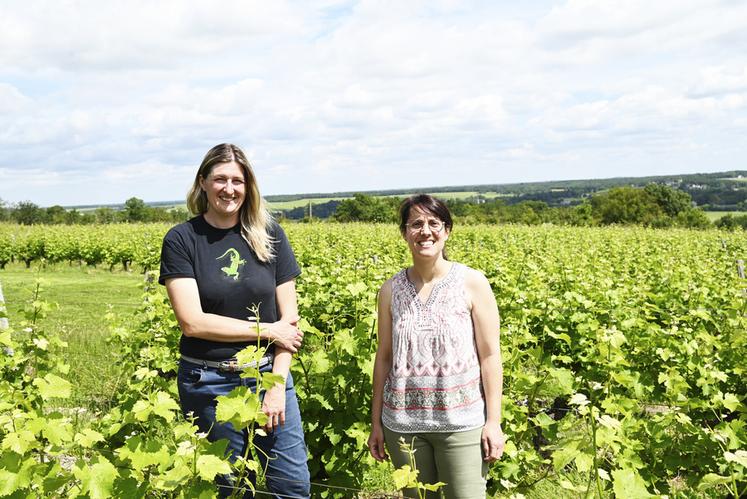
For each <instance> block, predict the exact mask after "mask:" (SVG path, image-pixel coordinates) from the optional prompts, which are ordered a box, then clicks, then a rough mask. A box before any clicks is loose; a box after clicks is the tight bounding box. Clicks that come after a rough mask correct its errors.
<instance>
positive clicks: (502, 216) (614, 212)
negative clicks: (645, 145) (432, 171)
mask: <svg viewBox="0 0 747 499" xmlns="http://www.w3.org/2000/svg"><path fill="white" fill-rule="evenodd" d="M401 201H402V198H401V197H395V196H390V197H377V196H372V195H369V194H361V193H358V194H355V195H354V196H353V197H351V198H346V199H342V200H332V201H329V202H327V203H320V204H315V205H313V206H306V207H299V208H295V209H293V210H285V211H277V212H276V213H275V215H276V216H277V217H278V218H280V219H292V220H299V219H300V220H304V221H309V220H310V219H327V220H331V221H336V222H378V223H391V222H396V221H397V210H398V207H399V203H400V202H401ZM446 203H447V204H448V206H449V209H450V210H451V212H452V214H453V215H454V217H455V218H456V219H457V220H458V221H459V222H460V223H463V224H475V223H487V224H523V225H539V224H554V225H574V226H598V225H613V224H614V225H642V226H646V227H688V228H699V229H702V228H708V227H713V226H716V227H720V228H724V229H729V230H733V229H736V228H740V227H741V228H742V229H745V230H747V214H745V215H736V216H735V215H726V216H724V217H721V218H720V219H719V220H717V221H716V222H714V223H711V222H710V220H709V219H708V217H707V216H706V214H705V212H704V211H703V210H702V209H700V208H698V207H696V206H695V202H694V201H693V198H692V196H691V195H690V194H689V193H688V192H685V191H682V190H679V189H675V188H673V187H671V186H668V185H665V184H658V183H650V184H648V185H646V186H645V187H634V186H623V187H614V188H611V189H609V190H606V191H602V192H597V193H595V194H592V195H590V196H587V197H585V198H584V199H583V201H581V202H580V203H578V204H575V205H568V206H554V205H552V204H548V203H547V202H546V201H541V200H520V201H518V202H516V201H515V200H514V202H507V201H506V199H505V198H495V199H485V198H483V197H474V198H465V199H447V200H446ZM309 209H311V210H312V212H311V216H309V215H310V214H309ZM189 217H190V214H189V212H187V210H185V209H184V208H172V209H166V208H163V207H152V206H148V205H147V204H146V203H145V202H144V201H143V200H142V199H139V198H136V197H132V198H130V199H128V200H127V201H126V202H125V204H124V208H123V209H121V210H117V209H114V208H110V207H99V208H96V209H94V210H91V211H78V210H76V209H72V210H66V209H65V208H63V207H62V206H59V205H55V206H51V207H48V208H42V207H39V206H38V205H36V204H34V203H32V202H30V201H23V202H20V203H17V204H15V205H7V204H5V203H4V202H3V201H2V200H0V222H2V221H9V222H15V223H19V224H23V225H34V224H68V225H70V224H84V225H85V224H102V223H103V224H106V223H122V222H125V223H127V222H132V223H136V222H167V223H169V222H170V223H179V222H183V221H185V220H187V219H188V218H189Z"/></svg>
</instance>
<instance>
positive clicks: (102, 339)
mask: <svg viewBox="0 0 747 499" xmlns="http://www.w3.org/2000/svg"><path fill="white" fill-rule="evenodd" d="M37 279H41V283H42V284H41V294H40V299H41V300H42V301H45V302H47V303H50V304H52V305H53V306H52V308H51V309H50V310H49V312H48V313H47V316H46V317H45V318H42V319H40V320H39V321H38V323H37V325H38V326H39V327H40V328H42V329H43V330H44V331H47V332H48V333H57V334H59V336H60V337H61V338H62V339H63V340H65V341H67V343H68V348H67V358H66V361H67V362H68V364H69V365H70V368H71V370H70V374H69V379H71V380H74V382H73V393H72V397H71V398H70V399H68V401H67V405H69V406H71V407H80V406H82V407H85V408H88V409H96V410H100V409H102V408H103V407H101V404H105V403H106V401H107V400H108V399H109V397H110V396H111V394H112V393H113V392H114V390H116V389H117V386H118V384H119V382H120V379H121V376H122V372H121V370H120V369H119V364H118V362H117V358H116V357H115V356H114V355H113V353H112V352H111V351H110V349H109V347H108V345H107V344H106V338H107V337H108V335H109V328H108V326H109V323H108V321H107V320H106V315H107V313H109V312H112V313H114V314H115V315H116V316H117V317H118V318H119V319H120V320H125V319H126V318H127V317H128V316H130V315H132V313H133V312H134V311H135V310H136V309H137V308H138V306H139V305H140V303H141V294H142V290H141V283H142V282H143V276H142V275H141V274H140V273H137V272H123V271H114V272H110V271H109V270H105V269H96V268H91V267H85V266H83V267H78V266H77V265H75V266H69V265H67V264H58V265H49V266H47V267H46V268H43V269H40V268H39V266H38V265H32V268H31V269H26V268H25V265H24V264H22V263H11V264H8V265H7V266H6V268H5V269H4V270H0V284H1V285H2V290H3V295H4V297H5V305H6V309H7V314H8V322H9V325H10V327H11V329H13V330H18V329H20V328H22V327H23V323H24V320H25V318H24V313H23V309H24V307H26V306H28V305H29V303H30V302H31V300H32V298H33V294H34V291H35V288H36V280H37Z"/></svg>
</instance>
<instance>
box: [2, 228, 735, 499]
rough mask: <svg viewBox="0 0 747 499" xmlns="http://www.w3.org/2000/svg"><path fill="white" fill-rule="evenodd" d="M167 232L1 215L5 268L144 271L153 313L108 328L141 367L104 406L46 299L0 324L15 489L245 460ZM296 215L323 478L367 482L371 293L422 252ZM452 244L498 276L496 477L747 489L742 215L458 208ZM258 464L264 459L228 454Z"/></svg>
mask: <svg viewBox="0 0 747 499" xmlns="http://www.w3.org/2000/svg"><path fill="white" fill-rule="evenodd" d="M167 229H168V227H167V226H166V225H152V224H143V225H110V226H94V227H77V226H53V227H50V226H31V227H19V226H15V225H2V224H0V268H2V267H5V265H7V264H8V263H9V262H11V261H15V262H25V263H26V265H28V266H29V267H30V268H34V267H37V266H40V265H49V264H52V263H54V264H58V265H60V264H62V265H84V266H85V265H98V266H105V267H108V268H118V269H119V268H125V269H129V270H131V271H133V272H140V271H142V272H143V273H144V275H145V277H146V279H144V281H145V283H146V284H145V290H144V294H143V303H142V307H141V309H140V312H139V313H138V315H137V317H136V318H134V319H133V318H126V320H121V321H120V322H119V323H117V322H116V321H115V322H114V323H113V325H112V332H111V334H110V335H109V337H108V340H107V341H109V342H110V349H111V352H112V353H111V355H112V359H113V360H115V361H116V362H118V363H119V364H120V365H121V366H123V368H124V369H125V370H126V371H127V372H128V373H129V375H128V376H127V381H126V383H125V384H124V386H123V387H122V389H121V390H118V391H117V393H116V394H114V395H112V400H111V401H110V402H111V404H110V407H112V409H107V410H105V411H101V412H100V413H98V414H96V417H81V415H80V410H79V409H78V408H75V407H70V406H69V405H68V404H66V400H67V399H68V398H69V396H70V391H71V386H72V384H74V383H75V378H74V375H73V374H72V373H70V371H69V367H68V366H67V362H66V358H67V356H66V349H65V344H64V342H63V341H61V340H60V339H59V338H58V337H57V335H56V334H55V332H53V331H45V330H44V329H43V328H41V327H39V326H38V324H37V321H36V318H37V317H38V315H39V314H41V313H43V308H44V307H43V305H44V304H43V297H42V298H41V299H37V300H34V302H33V303H32V304H30V305H29V307H28V309H29V310H28V314H27V322H26V323H24V324H14V323H11V329H9V330H5V331H0V346H2V348H3V352H4V354H2V355H0V496H11V497H28V496H31V497H34V496H44V497H49V496H51V497H91V498H98V497H108V496H112V495H113V496H119V497H211V496H212V494H213V493H214V490H213V485H212V481H213V479H214V477H215V476H216V474H219V473H221V474H223V473H228V472H231V468H230V465H229V464H228V462H227V461H226V460H224V459H223V448H222V447H221V444H220V443H216V444H211V443H209V442H208V441H207V440H206V439H205V438H204V435H200V434H198V433H197V432H196V429H195V427H194V426H193V425H192V424H191V423H190V422H189V421H185V420H184V418H183V417H182V416H181V414H180V412H179V409H178V403H177V395H176V385H175V370H176V359H177V357H178V353H177V342H178V337H179V330H178V326H177V324H176V321H175V319H174V317H173V314H172V313H171V309H170V307H169V305H168V301H167V299H166V298H165V293H164V292H163V289H161V288H160V287H158V286H156V285H154V284H152V282H153V280H152V278H150V276H152V274H151V272H152V271H154V270H157V268H158V259H159V251H160V243H161V238H162V237H163V234H164V233H165V232H166V230H167ZM286 231H287V233H288V236H289V238H290V241H291V244H292V246H293V248H294V251H295V253H296V257H297V259H298V261H299V264H300V265H301V268H302V269H303V274H302V276H301V277H300V278H299V280H298V283H297V285H298V296H299V309H300V314H301V316H302V317H303V329H304V331H305V332H306V337H305V343H304V346H303V348H302V350H301V353H300V354H299V355H298V356H297V358H296V360H295V362H294V364H293V376H294V378H295V382H296V389H297V391H298V397H299V402H300V404H301V412H302V416H303V418H304V425H305V432H306V439H307V445H308V449H309V454H310V460H309V465H310V471H311V475H312V482H313V483H314V484H315V485H314V486H313V487H312V491H313V494H314V496H315V497H325V496H326V497H351V495H353V493H352V492H351V490H352V489H360V488H361V487H362V481H363V478H364V477H365V476H367V475H368V474H369V473H370V472H371V470H372V469H374V468H375V467H376V466H380V465H377V464H376V463H375V462H374V461H373V460H372V459H371V458H370V457H369V456H368V451H367V449H366V446H365V442H366V439H367V437H368V429H369V405H370V394H371V373H372V368H373V357H374V352H375V348H376V332H375V331H376V324H375V316H376V315H375V298H376V291H377V289H378V287H379V286H380V285H381V283H382V282H383V281H384V280H386V279H387V278H388V277H390V276H391V275H392V274H394V273H395V272H396V271H397V270H398V269H400V268H402V267H403V266H405V265H407V262H408V261H409V254H408V253H407V247H406V245H405V244H404V243H403V242H402V240H401V238H400V237H399V234H398V232H397V229H396V227H395V226H394V225H364V224H293V225H287V226H286ZM447 248H448V251H449V258H450V259H453V260H456V261H460V262H463V263H465V264H467V265H469V266H471V267H473V268H476V269H480V270H481V271H483V272H484V273H485V274H486V276H487V277H488V279H489V280H490V282H491V285H492V287H493V291H494V293H495V295H496V299H497V302H498V306H499V309H500V312H501V319H502V324H501V346H502V352H503V363H504V376H505V383H504V399H503V429H504V432H505V433H506V435H507V436H508V438H509V440H508V443H507V445H506V453H505V455H504V457H503V459H502V460H501V461H500V462H498V463H496V464H495V465H493V467H492V468H491V470H490V479H489V490H490V492H491V493H494V494H496V495H498V496H501V497H504V496H505V497H512V496H513V497H517V498H519V497H536V496H537V495H538V492H537V491H538V490H547V489H541V488H542V487H545V486H547V485H548V484H550V485H549V486H550V488H551V490H553V491H554V494H555V495H557V496H558V497H563V496H567V497H620V498H623V497H624V498H636V497H653V496H663V495H666V496H668V497H728V496H731V497H742V496H743V495H744V494H747V428H746V425H747V407H746V406H745V404H746V403H747V400H746V397H747V383H745V379H747V375H746V373H745V371H746V370H747V315H746V314H747V280H745V279H743V278H741V277H740V276H739V274H738V272H737V264H736V262H737V260H739V259H745V258H747V238H745V237H744V233H742V232H737V233H726V232H719V231H688V230H652V229H641V228H616V227H610V228H560V227H551V226H540V227H532V228H529V227H517V226H473V227H466V228H462V227H459V226H457V227H456V229H455V231H454V233H453V234H452V237H451V238H450V240H449V243H448V245H447ZM30 275H31V274H30ZM2 277H3V274H2V270H0V282H2ZM29 281H30V282H31V281H32V279H29ZM92 292H95V291H92ZM102 299H105V297H102ZM247 305H248V304H247ZM247 315H249V312H248V313H247ZM247 355H261V352H260V353H252V352H248V353H247ZM258 407H259V404H258V403H257V399H256V394H253V393H251V392H248V393H247V392H246V391H244V392H241V393H235V394H232V395H231V396H230V397H227V398H226V399H225V400H222V401H221V402H220V405H219V412H221V414H222V415H223V417H224V418H225V419H226V420H230V421H232V422H234V424H236V425H239V426H247V427H252V425H253V423H254V422H255V421H257V420H261V417H262V415H261V414H260V413H259V412H260V411H258ZM94 409H95V408H91V410H94ZM252 466H253V461H252V460H251V456H248V457H247V461H246V462H243V463H240V464H239V466H238V467H237V468H236V469H234V470H233V472H234V473H235V474H237V475H239V476H242V473H244V472H245V470H246V469H249V468H251V467H252ZM327 486H333V487H334V488H333V487H329V488H328V487H327ZM343 487H348V488H349V489H345V488H343ZM382 492H387V493H390V494H391V493H392V491H391V490H390V491H382ZM369 494H370V493H369ZM364 497H376V496H375V495H373V494H371V495H368V496H364Z"/></svg>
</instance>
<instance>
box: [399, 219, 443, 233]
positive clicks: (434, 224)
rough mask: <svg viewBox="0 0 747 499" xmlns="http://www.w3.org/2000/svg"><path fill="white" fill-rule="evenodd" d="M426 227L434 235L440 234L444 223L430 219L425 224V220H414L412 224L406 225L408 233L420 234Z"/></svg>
mask: <svg viewBox="0 0 747 499" xmlns="http://www.w3.org/2000/svg"><path fill="white" fill-rule="evenodd" d="M426 225H427V226H428V229H430V231H431V232H434V233H438V232H441V231H442V230H443V228H444V223H443V222H442V221H441V220H437V219H435V218H431V219H430V220H428V222H427V223H426V221H425V220H415V221H414V222H412V223H409V224H407V225H406V227H407V228H408V229H410V232H420V231H422V230H423V229H425V226H426Z"/></svg>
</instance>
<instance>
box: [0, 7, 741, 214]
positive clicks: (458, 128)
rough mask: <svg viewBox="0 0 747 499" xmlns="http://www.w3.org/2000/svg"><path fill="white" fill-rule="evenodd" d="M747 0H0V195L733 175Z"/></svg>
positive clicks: (112, 195)
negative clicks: (212, 152) (223, 158)
mask: <svg viewBox="0 0 747 499" xmlns="http://www.w3.org/2000/svg"><path fill="white" fill-rule="evenodd" d="M745 54H747V2H744V1H741V0H735V1H729V0H724V1H692V0H671V1H670V0H657V1H654V2H652V1H650V0H647V1H645V2H644V1H638V0H622V1H615V0H609V1H595V0H570V1H567V2H563V1H557V2H553V1H531V2H515V1H484V2H483V1H450V0H423V1H420V0H407V1H402V0H398V1H391V2H390V1H384V0H378V1H368V0H363V1H342V0H321V1H298V2H289V1H284V0H273V1H272V2H266V1H264V2H262V1H248V0H222V1H220V2H205V1H184V0H173V1H166V0H149V1H139V0H127V1H116V0H113V1H105V2H102V1H100V0H95V1H74V0H66V1H37V0H23V1H16V0H6V1H3V2H2V3H0V199H2V200H3V201H4V202H5V203H6V204H7V203H17V202H20V201H31V202H34V203H36V204H38V205H40V206H51V205H55V204H60V205H63V206H71V205H90V204H108V203H122V202H124V201H125V200H126V199H128V198H130V197H133V196H134V197H138V198H140V199H143V200H145V201H146V202H155V201H168V200H183V199H184V197H185V195H186V192H187V190H188V189H189V187H190V185H191V184H192V182H193V180H194V176H195V172H196V170H197V167H198V166H199V164H200V162H201V160H202V157H203V156H204V155H205V153H206V152H207V151H208V149H210V148H211V147H212V146H214V145H216V144H219V143H222V142H231V143H234V144H237V145H238V146H240V147H242V148H243V149H244V150H245V151H246V153H247V156H248V157H249V159H250V161H251V162H252V165H253V168H254V170H255V173H256V175H257V177H258V180H259V187H260V190H261V192H262V194H263V195H272V194H297V193H312V192H339V191H367V190H379V189H400V188H418V187H430V186H452V185H468V184H499V183H515V182H533V181H545V180H565V179H583V178H609V177H620V176H645V175H669V174H678V173H695V172H714V171H726V170H735V169H747V140H746V139H745V137H746V136H747V56H745Z"/></svg>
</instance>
